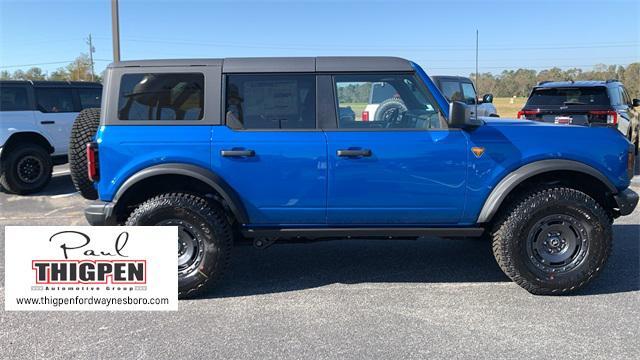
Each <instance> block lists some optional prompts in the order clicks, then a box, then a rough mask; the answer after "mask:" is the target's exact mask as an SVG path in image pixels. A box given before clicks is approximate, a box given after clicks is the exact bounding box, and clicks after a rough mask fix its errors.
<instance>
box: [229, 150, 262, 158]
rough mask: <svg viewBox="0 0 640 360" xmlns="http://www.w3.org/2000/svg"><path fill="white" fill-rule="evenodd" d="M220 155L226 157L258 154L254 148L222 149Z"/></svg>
mask: <svg viewBox="0 0 640 360" xmlns="http://www.w3.org/2000/svg"><path fill="white" fill-rule="evenodd" d="M220 155H222V156H224V157H250V156H256V152H255V151H253V150H221V151H220Z"/></svg>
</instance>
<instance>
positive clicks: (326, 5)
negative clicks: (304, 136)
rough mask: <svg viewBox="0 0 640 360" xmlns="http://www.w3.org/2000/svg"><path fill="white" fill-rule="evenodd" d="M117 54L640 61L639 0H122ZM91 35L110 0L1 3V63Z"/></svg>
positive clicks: (102, 60)
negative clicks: (477, 46) (477, 43)
mask: <svg viewBox="0 0 640 360" xmlns="http://www.w3.org/2000/svg"><path fill="white" fill-rule="evenodd" d="M119 3H120V5H119V6H120V38H121V57H122V60H133V59H166V58H221V57H241V56H251V57H254V56H323V55H385V56H400V57H404V58H407V59H410V60H413V61H415V62H417V63H418V64H420V65H421V66H422V67H423V68H424V69H425V70H426V71H427V72H428V73H429V74H431V75H437V74H441V75H444V74H447V75H448V74H451V75H468V74H469V73H471V72H474V69H475V43H476V38H475V34H476V30H478V31H479V66H480V72H493V73H500V72H501V71H503V70H505V69H507V70H509V69H517V68H520V67H524V68H530V69H536V70H541V69H545V68H550V67H553V66H558V67H561V68H569V67H579V68H583V69H590V68H591V67H592V66H593V65H595V64H598V63H605V64H619V65H626V64H629V63H631V62H637V61H640V25H639V22H640V21H639V20H640V1H637V0H635V1H633V0H631V1H623V0H612V1H606V0H604V1H559V0H556V1H547V0H538V1H524V0H522V1H518V0H512V1H475V2H469V1H466V2H463V1H420V2H415V1H413V2H412V1H399V0H396V1H391V0H388V1H304V0H302V1H300V0H299V1H291V0H289V1H253V2H249V1H242V0H237V1H188V0H187V1H177V0H176V1H159V0H154V1H151V0H120V2H119ZM89 34H91V35H92V38H93V44H94V47H95V53H94V59H95V60H96V61H95V64H96V71H97V72H101V71H102V70H104V68H105V67H106V66H107V65H108V64H109V62H111V61H112V59H113V53H112V45H111V44H112V42H111V5H110V0H84V1H79V0H76V1H56V0H49V1H43V0H40V1H27V0H22V1H16V0H0V70H9V71H15V70H17V69H23V70H26V69H28V68H29V67H31V66H32V64H33V66H39V67H41V68H42V69H44V70H45V71H48V72H52V71H53V70H55V69H56V68H58V67H61V66H65V65H66V64H68V63H69V62H72V61H73V59H74V58H75V57H76V56H78V55H79V54H80V53H81V52H85V53H86V52H88V45H87V44H86V38H87V37H88V36H89Z"/></svg>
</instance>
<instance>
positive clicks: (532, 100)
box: [527, 86, 609, 106]
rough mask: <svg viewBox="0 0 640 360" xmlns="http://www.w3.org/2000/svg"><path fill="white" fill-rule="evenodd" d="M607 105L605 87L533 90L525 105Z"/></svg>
mask: <svg viewBox="0 0 640 360" xmlns="http://www.w3.org/2000/svg"><path fill="white" fill-rule="evenodd" d="M608 104H609V97H608V96H607V90H606V88H605V87H600V86H597V87H570V88H537V89H534V90H533V92H532V93H531V96H530V97H529V100H528V101H527V105H537V106H544V105H558V106H560V105H602V106H606V105H608Z"/></svg>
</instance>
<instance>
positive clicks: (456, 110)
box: [448, 101, 482, 128]
mask: <svg viewBox="0 0 640 360" xmlns="http://www.w3.org/2000/svg"><path fill="white" fill-rule="evenodd" d="M448 122H449V126H451V127H454V128H465V127H469V126H480V125H482V121H481V120H478V119H477V118H475V117H473V118H471V112H470V110H469V106H467V105H466V104H465V103H463V102H461V101H452V102H451V103H450V104H449V119H448Z"/></svg>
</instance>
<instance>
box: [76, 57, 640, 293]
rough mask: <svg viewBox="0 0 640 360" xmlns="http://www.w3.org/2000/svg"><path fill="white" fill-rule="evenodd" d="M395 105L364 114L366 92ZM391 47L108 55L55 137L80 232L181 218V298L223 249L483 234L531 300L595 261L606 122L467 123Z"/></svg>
mask: <svg viewBox="0 0 640 360" xmlns="http://www.w3.org/2000/svg"><path fill="white" fill-rule="evenodd" d="M381 83H382V84H385V85H388V86H390V87H393V89H394V90H395V91H393V92H390V94H389V96H390V97H393V98H395V99H396V100H397V101H395V103H396V104H397V105H396V106H389V107H387V108H386V109H385V111H384V114H381V116H379V117H376V119H370V120H368V121H363V120H362V119H356V118H355V117H352V116H351V117H350V116H340V115H339V114H341V109H345V108H348V107H351V108H356V109H357V110H361V109H362V108H364V107H365V106H366V104H367V96H368V94H369V93H370V90H371V87H372V86H374V85H375V84H381ZM469 113H470V111H469V109H468V108H467V106H466V105H465V104H463V103H461V102H455V101H454V102H452V103H451V104H449V103H448V102H447V100H446V99H445V97H444V96H443V95H442V94H441V93H440V92H439V91H438V89H437V88H436V86H435V85H434V83H433V82H432V81H431V80H430V79H429V77H428V76H427V74H426V73H425V72H424V71H423V70H422V69H421V68H420V67H419V66H418V65H416V64H414V63H412V62H410V61H407V60H404V59H400V58H391V57H317V58H312V57H311V58H227V59H211V60H166V61H164V60H153V61H123V62H119V63H115V64H112V65H110V66H109V67H108V69H107V71H106V75H105V86H104V93H103V101H102V105H101V109H87V110H85V111H83V112H82V113H81V114H80V115H79V116H78V119H77V120H76V122H75V124H74V128H73V131H72V137H71V144H70V148H71V152H72V154H71V168H72V177H73V180H74V183H75V185H76V187H77V188H78V190H79V191H81V193H82V194H83V196H85V197H86V198H89V199H99V200H98V201H96V202H94V203H92V204H91V205H89V207H88V208H87V209H86V212H85V213H86V217H87V219H88V221H89V223H91V224H92V225H116V224H126V225H175V226H178V227H179V240H178V241H179V251H178V273H179V295H180V297H190V296H194V295H196V294H201V293H202V292H203V291H205V290H207V289H210V288H211V287H212V286H213V285H214V284H215V283H217V282H218V281H219V280H220V279H221V278H222V276H223V273H224V272H225V269H226V268H227V265H228V263H229V258H230V255H231V248H232V245H233V243H234V242H242V241H253V243H254V245H256V246H259V247H264V246H267V245H269V244H271V243H272V242H273V241H274V240H275V239H290V240H291V239H304V240H315V239H348V238H388V239H398V238H402V239H406V238H418V237H422V236H427V235H430V236H442V237H483V236H485V237H488V238H490V239H491V242H492V248H493V253H494V255H495V258H496V260H497V262H498V264H499V265H500V267H501V268H502V270H503V271H504V272H505V274H506V275H507V276H508V277H509V278H511V279H512V280H513V281H515V282H516V283H517V284H518V285H520V286H522V287H523V288H525V289H526V290H528V291H529V292H531V293H533V294H563V293H567V292H569V291H572V290H575V289H578V288H580V287H582V286H583V285H585V284H586V283H587V282H588V281H589V280H591V279H592V278H593V277H594V276H595V275H596V274H597V273H598V272H599V271H601V269H602V267H603V265H604V263H605V261H606V259H607V257H608V255H609V252H610V249H611V243H612V222H613V219H614V218H616V217H619V216H621V215H628V214H630V213H631V212H632V211H633V209H634V208H635V206H636V205H637V202H638V195H637V194H636V193H634V192H633V191H631V190H630V189H628V186H629V184H630V179H631V177H632V176H633V165H634V161H635V158H634V152H633V147H632V145H631V144H630V143H629V142H628V141H627V139H625V138H624V136H622V135H621V134H620V133H619V132H618V131H616V130H615V129H612V128H607V127H603V128H587V127H579V126H557V125H554V124H544V123H539V122H534V121H522V120H504V119H496V118H473V117H471V116H470V115H469Z"/></svg>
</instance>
